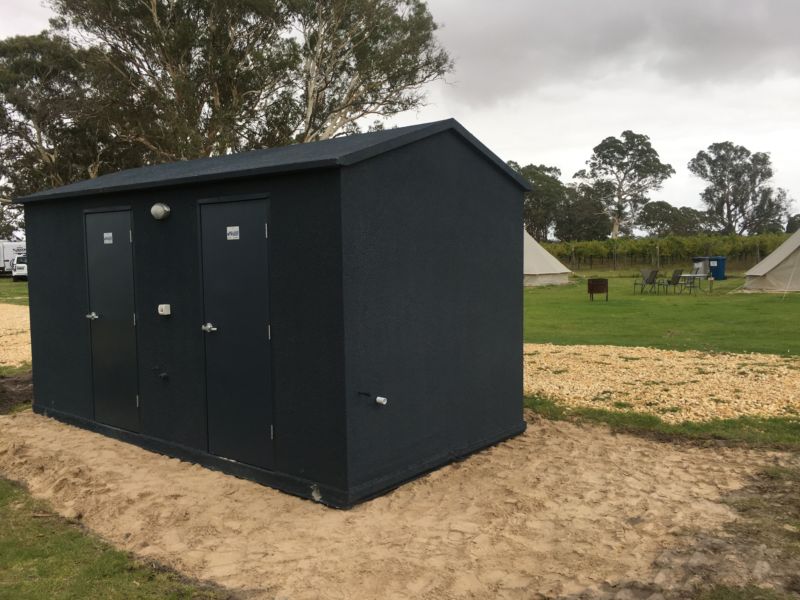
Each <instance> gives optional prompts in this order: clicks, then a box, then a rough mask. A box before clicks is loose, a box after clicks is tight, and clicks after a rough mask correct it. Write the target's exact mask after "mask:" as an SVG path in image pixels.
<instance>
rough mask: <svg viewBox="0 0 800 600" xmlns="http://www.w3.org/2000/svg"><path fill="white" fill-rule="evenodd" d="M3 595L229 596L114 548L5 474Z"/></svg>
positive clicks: (34, 598)
mask: <svg viewBox="0 0 800 600" xmlns="http://www.w3.org/2000/svg"><path fill="white" fill-rule="evenodd" d="M0 530H2V535H0V598H9V599H10V598H13V599H14V600H28V599H29V600H43V599H45V598H47V599H48V600H60V599H63V600H67V599H75V600H78V599H81V600H82V599H84V598H104V599H108V600H112V599H115V598H119V599H149V598H152V599H159V600H160V599H179V598H186V599H190V598H191V599H201V598H204V599H208V600H212V599H214V600H221V599H222V598H229V597H230V595H229V594H226V593H224V592H222V591H217V590H214V589H211V588H207V587H202V586H200V585H199V584H192V583H191V582H186V581H183V580H182V579H181V578H179V577H178V576H177V575H175V574H174V573H172V572H170V571H167V570H164V569H160V568H157V567H154V566H152V565H145V564H143V563H141V562H138V561H136V560H134V559H133V558H131V556H130V555H128V554H127V553H125V552H120V551H118V550H115V549H113V548H112V547H111V546H109V545H108V544H106V543H104V542H102V541H101V540H99V539H98V538H96V537H95V536H93V535H89V534H87V533H86V532H85V531H84V530H83V529H82V528H81V527H80V526H79V525H77V524H75V523H71V522H69V521H67V520H65V519H62V518H60V517H58V516H57V515H55V514H53V513H52V512H50V511H49V510H48V508H47V506H46V505H44V504H43V503H41V502H37V501H35V500H33V499H31V497H30V496H29V495H28V494H27V493H26V492H25V491H24V490H23V489H22V488H20V487H19V486H17V485H15V484H13V483H11V482H9V481H6V480H4V479H0Z"/></svg>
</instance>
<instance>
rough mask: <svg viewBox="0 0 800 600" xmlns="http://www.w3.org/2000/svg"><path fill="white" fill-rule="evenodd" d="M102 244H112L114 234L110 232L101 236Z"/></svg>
mask: <svg viewBox="0 0 800 600" xmlns="http://www.w3.org/2000/svg"><path fill="white" fill-rule="evenodd" d="M103 243H104V244H113V243H114V234H113V233H111V232H109V233H104V234H103Z"/></svg>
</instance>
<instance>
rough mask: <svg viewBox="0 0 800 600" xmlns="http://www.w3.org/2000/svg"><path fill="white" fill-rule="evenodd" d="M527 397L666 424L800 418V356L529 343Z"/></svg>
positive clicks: (526, 366) (526, 368) (526, 369)
mask: <svg viewBox="0 0 800 600" xmlns="http://www.w3.org/2000/svg"><path fill="white" fill-rule="evenodd" d="M524 361H525V375H524V377H525V393H526V394H527V395H538V396H544V397H547V398H551V399H553V400H556V401H558V402H561V403H563V404H566V405H568V406H574V407H588V408H603V409H606V410H619V411H627V410H636V411H639V412H646V413H651V414H654V415H657V416H659V417H661V418H662V419H663V420H664V421H666V422H668V423H680V422H682V421H708V420H710V419H730V418H737V417H741V416H759V417H798V416H800V357H796V356H792V357H785V356H776V355H773V354H707V353H704V352H696V351H686V352H683V351H682V352H678V351H674V350H656V349H653V348H627V347H618V346H555V345H552V344H525V347H524Z"/></svg>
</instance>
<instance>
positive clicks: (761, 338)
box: [524, 273, 800, 355]
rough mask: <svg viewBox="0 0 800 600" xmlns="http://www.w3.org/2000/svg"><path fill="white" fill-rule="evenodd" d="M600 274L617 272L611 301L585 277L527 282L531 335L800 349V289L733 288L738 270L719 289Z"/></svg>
mask: <svg viewBox="0 0 800 600" xmlns="http://www.w3.org/2000/svg"><path fill="white" fill-rule="evenodd" d="M595 275H596V276H601V277H608V276H609V275H612V276H611V277H609V301H608V302H606V301H605V300H604V299H598V297H597V296H595V301H594V302H590V301H589V296H588V294H587V293H586V282H585V280H584V279H583V278H579V279H578V280H577V281H576V282H575V283H574V284H571V285H565V286H559V287H543V288H527V289H526V290H525V292H524V294H525V316H524V319H525V321H524V323H525V333H524V339H525V341H526V342H533V343H552V344H609V345H615V346H649V347H653V348H666V349H673V350H688V349H694V350H707V351H712V352H766V353H770V354H784V355H785V354H793V355H794V354H800V318H798V316H800V294H787V295H786V296H785V297H784V296H783V295H780V294H742V293H731V292H732V291H734V290H736V289H737V288H739V287H740V286H741V285H742V283H744V280H743V279H742V278H741V277H732V278H729V279H727V280H725V281H717V282H715V285H714V292H713V293H712V294H706V293H702V292H701V293H698V294H696V295H691V296H689V295H688V294H677V295H673V294H670V295H668V296H667V295H665V294H663V293H662V294H661V295H655V294H644V295H642V294H638V293H637V294H635V295H634V293H633V282H634V277H633V273H627V274H623V275H627V276H622V277H621V276H619V274H610V273H597V274H595ZM614 275H617V276H614Z"/></svg>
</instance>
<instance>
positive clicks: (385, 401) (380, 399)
mask: <svg viewBox="0 0 800 600" xmlns="http://www.w3.org/2000/svg"><path fill="white" fill-rule="evenodd" d="M375 403H376V404H379V405H380V406H386V405H387V404H389V399H388V398H384V397H383V396H378V397H377V398H375Z"/></svg>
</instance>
